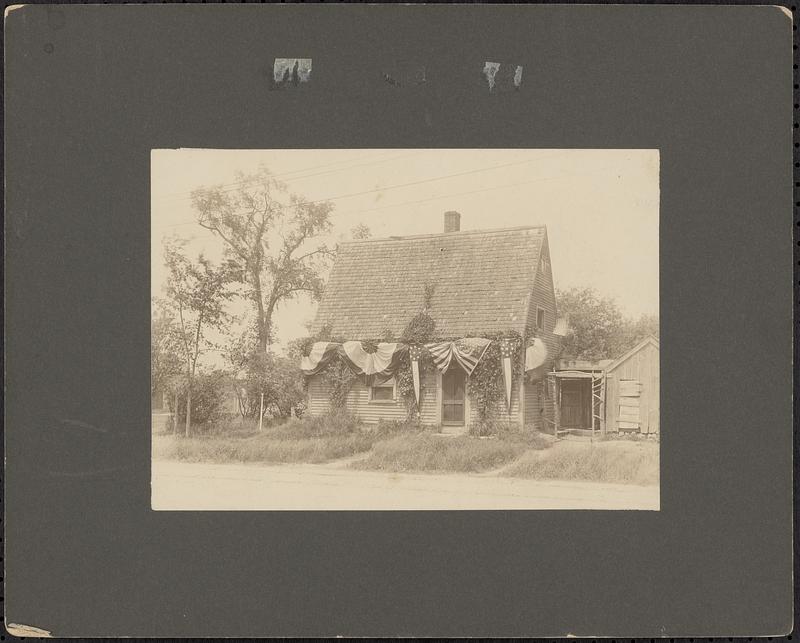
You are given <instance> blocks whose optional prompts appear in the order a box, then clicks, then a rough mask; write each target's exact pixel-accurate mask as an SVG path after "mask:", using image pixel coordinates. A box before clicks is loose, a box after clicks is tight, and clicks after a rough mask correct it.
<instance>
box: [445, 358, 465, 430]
mask: <svg viewBox="0 0 800 643" xmlns="http://www.w3.org/2000/svg"><path fill="white" fill-rule="evenodd" d="M465 391H466V374H465V373H464V371H463V370H462V369H461V368H460V367H459V366H457V365H455V364H453V365H451V366H450V368H448V369H447V372H446V373H444V375H442V424H448V425H451V426H453V425H456V426H463V425H464V400H465Z"/></svg>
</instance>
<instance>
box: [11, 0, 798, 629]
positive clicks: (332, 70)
mask: <svg viewBox="0 0 800 643" xmlns="http://www.w3.org/2000/svg"><path fill="white" fill-rule="evenodd" d="M5 37H6V41H5V46H6V49H5V64H6V94H5V109H6V112H5V126H6V130H5V134H6V187H7V191H6V207H7V209H6V349H5V351H6V352H5V359H6V386H7V389H6V391H7V392H6V407H5V409H6V410H5V426H6V432H5V449H6V450H5V455H6V479H5V497H4V500H5V503H6V504H5V511H6V514H5V515H6V522H5V541H4V545H5V560H4V563H5V567H6V574H5V617H6V622H12V623H18V624H22V625H27V626H32V627H37V628H40V629H42V630H46V631H49V632H51V633H52V634H53V635H54V636H114V635H129V636H149V637H152V636H163V637H167V636H237V637H246V636H332V635H343V636H348V635H351V636H394V635H409V636H426V635H427V636H453V637H454V636H542V637H555V636H564V635H567V634H573V635H577V636H615V637H632V636H643V637H653V636H671V637H678V636H713V635H721V636H746V635H759V634H761V635H777V634H780V633H785V632H787V631H788V630H789V629H790V628H791V622H792V570H791V565H792V513H791V512H792V502H791V497H792V476H791V468H792V408H791V400H792V388H791V387H792V384H791V382H792V303H791V287H792V270H791V262H792V234H791V229H792V226H793V224H792V202H791V199H792V194H791V189H792V186H791V181H792V175H791V174H792V171H791V161H792V143H791V135H790V132H791V123H792V88H791V58H792V49H791V38H792V21H791V17H790V16H789V15H788V11H786V10H784V9H781V8H779V7H769V6H674V5H673V6H633V5H614V6H603V5H599V6H589V5H582V6H578V5H576V6H561V5H540V6H525V5H508V6H499V5H496V6H492V5H482V6H479V5H475V6H433V5H432V6H388V5H386V6H363V5H352V6H308V5H303V6H300V5H294V6H261V5H236V6H229V5H204V6H186V5H183V6H182V5H150V6H147V5H145V6H137V5H127V6H125V5H106V6H102V5H99V6H85V5H60V6H45V5H28V6H24V7H19V8H14V9H10V10H9V11H8V12H7V15H6V20H5ZM293 56H301V57H304V58H311V59H312V60H313V73H312V74H311V76H310V81H309V82H306V83H303V84H302V85H300V86H299V87H286V88H284V89H282V90H281V91H275V89H274V88H271V87H270V82H269V81H270V75H271V74H272V68H273V62H274V59H275V58H282V57H293ZM409 59H413V61H421V63H420V64H423V65H424V66H425V77H426V82H425V83H424V84H422V85H419V86H414V87H406V86H397V85H393V84H391V83H389V82H386V81H385V79H384V72H385V70H386V69H388V68H391V67H392V66H393V65H395V64H396V63H398V61H407V60H409ZM509 60H510V61H513V62H514V63H515V64H517V63H518V64H520V65H522V66H523V67H524V75H523V77H522V83H521V86H520V88H519V90H518V91H507V92H502V93H494V94H490V93H489V92H488V91H487V88H486V79H485V77H484V76H483V75H482V70H483V65H484V63H485V62H486V61H509ZM169 147H218V148H283V147H305V148H309V147H311V148H318V147H348V148H392V147H402V148H410V147H443V148H449V147H498V148H503V147H526V148H543V147H545V148H546V147H553V148H570V147H575V148H658V149H659V150H660V151H661V226H660V244H661V252H660V256H661V283H660V289H661V311H662V312H661V323H662V327H661V348H662V356H661V359H662V365H661V369H662V370H661V382H662V396H663V397H662V404H661V414H662V415H661V427H662V435H663V437H662V444H661V458H662V465H661V472H662V474H661V494H662V496H661V511H659V512H619V511H617V512H603V511H594V512H586V511H584V512H582V511H530V512H457V511H454V512H395V513H392V512H385V513H384V512H376V513H370V512H352V513H350V512H344V513H326V512H316V513H304V512H300V513H292V512H287V513H280V512H266V513H238V512H224V513H223V512H219V513H218V512H197V513H193V512H153V511H151V510H150V508H149V507H150V487H149V478H150V431H149V423H150V417H149V392H148V382H149V369H148V364H149V357H148V348H149V325H148V314H149V304H150V282H149V266H150V256H149V244H150V216H149V208H150V194H149V171H150V167H149V159H150V150H151V149H152V148H169ZM535 207H536V206H535V204H531V208H532V210H535Z"/></svg>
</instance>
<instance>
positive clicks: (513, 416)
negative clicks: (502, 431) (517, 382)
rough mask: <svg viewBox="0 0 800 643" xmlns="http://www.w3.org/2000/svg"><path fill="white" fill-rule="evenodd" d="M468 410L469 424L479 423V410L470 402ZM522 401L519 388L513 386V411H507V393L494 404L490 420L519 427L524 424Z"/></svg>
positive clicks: (490, 412) (490, 411) (489, 414)
mask: <svg viewBox="0 0 800 643" xmlns="http://www.w3.org/2000/svg"><path fill="white" fill-rule="evenodd" d="M468 397H469V396H468ZM469 402H470V403H469V404H468V408H467V410H468V411H469V416H468V417H469V422H470V424H472V423H477V422H478V419H479V418H478V409H477V408H476V405H475V404H474V403H472V401H471V400H470V401H469ZM519 402H520V400H519V386H512V387H511V411H510V412H508V411H507V410H506V399H505V393H503V398H502V399H501V400H500V401H499V402H497V403H496V404H494V405H493V406H492V408H491V409H490V410H489V413H488V414H487V416H488V418H489V419H491V420H495V421H498V422H511V424H513V425H516V426H517V427H519V425H520V424H521V422H522V415H521V412H520V411H521V407H520V403H519Z"/></svg>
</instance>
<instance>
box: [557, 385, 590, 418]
mask: <svg viewBox="0 0 800 643" xmlns="http://www.w3.org/2000/svg"><path fill="white" fill-rule="evenodd" d="M587 384H589V380H563V381H562V382H561V426H562V427H563V428H565V429H588V428H590V427H591V424H590V422H589V417H588V416H589V413H588V410H589V405H588V399H587V398H588V396H587V393H589V392H590V391H588V390H587Z"/></svg>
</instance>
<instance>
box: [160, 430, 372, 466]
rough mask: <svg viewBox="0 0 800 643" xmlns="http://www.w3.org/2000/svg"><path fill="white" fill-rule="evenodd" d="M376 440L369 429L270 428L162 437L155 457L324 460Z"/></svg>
mask: <svg viewBox="0 0 800 643" xmlns="http://www.w3.org/2000/svg"><path fill="white" fill-rule="evenodd" d="M373 442H374V438H373V436H371V435H369V434H368V433H349V434H344V435H330V436H324V437H301V438H286V437H283V438H282V437H276V436H274V435H270V433H268V432H264V433H261V434H257V435H253V436H249V437H238V438H235V437H234V438H222V437H208V438H175V437H166V438H160V439H159V440H157V441H156V442H155V443H154V457H155V458H156V459H160V460H180V461H183V462H213V463H216V464H223V463H233V462H272V463H275V462H287V463H288V462H291V463H298V462H308V463H321V462H328V461H329V460H336V459H339V458H345V457H348V456H352V455H356V454H358V453H363V452H365V451H369V450H370V448H371V447H372V444H373Z"/></svg>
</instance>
